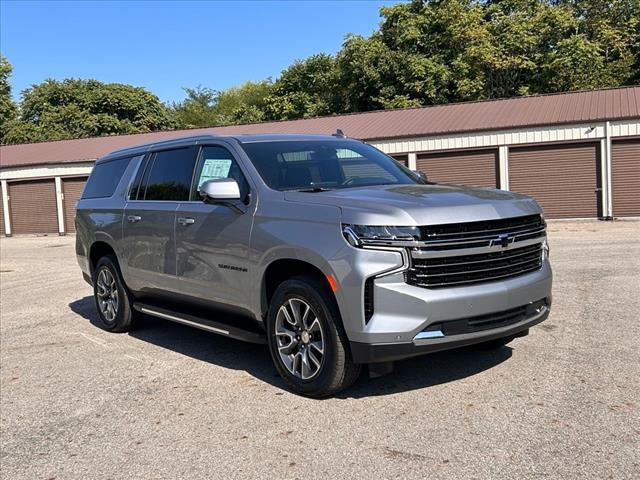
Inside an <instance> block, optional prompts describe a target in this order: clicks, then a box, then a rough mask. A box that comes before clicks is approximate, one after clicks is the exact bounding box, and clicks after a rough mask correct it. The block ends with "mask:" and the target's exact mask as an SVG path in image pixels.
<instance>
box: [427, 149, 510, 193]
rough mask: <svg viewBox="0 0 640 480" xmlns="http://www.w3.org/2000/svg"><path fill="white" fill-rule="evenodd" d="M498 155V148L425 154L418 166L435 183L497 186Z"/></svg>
mask: <svg viewBox="0 0 640 480" xmlns="http://www.w3.org/2000/svg"><path fill="white" fill-rule="evenodd" d="M497 158H498V151H497V150H495V149H490V150H463V151H460V152H441V153H422V154H420V155H418V158H417V159H416V167H417V168H418V170H422V171H423V172H424V173H426V174H427V177H428V178H429V180H431V181H433V182H438V183H453V184H458V185H473V186H477V187H495V186H497V181H496V171H497V169H496V163H497Z"/></svg>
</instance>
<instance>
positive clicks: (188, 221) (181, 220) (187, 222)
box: [178, 217, 196, 227]
mask: <svg viewBox="0 0 640 480" xmlns="http://www.w3.org/2000/svg"><path fill="white" fill-rule="evenodd" d="M195 222H196V220H195V219H194V218H191V217H178V223H179V224H180V225H182V226H183V227H186V226H187V225H193V224H194V223H195Z"/></svg>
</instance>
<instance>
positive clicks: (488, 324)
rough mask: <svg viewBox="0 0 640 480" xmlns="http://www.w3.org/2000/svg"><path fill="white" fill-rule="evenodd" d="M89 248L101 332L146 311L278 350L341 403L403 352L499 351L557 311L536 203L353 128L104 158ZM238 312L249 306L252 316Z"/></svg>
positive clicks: (203, 141)
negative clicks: (473, 184)
mask: <svg viewBox="0 0 640 480" xmlns="http://www.w3.org/2000/svg"><path fill="white" fill-rule="evenodd" d="M76 228H77V240H76V252H77V257H78V262H79V264H80V267H81V269H82V272H83V275H84V278H85V279H86V280H87V281H88V282H89V283H90V284H91V285H93V288H94V296H95V302H96V307H97V312H98V317H99V321H100V323H101V325H102V326H103V327H104V328H105V329H107V330H110V331H113V332H124V331H128V330H130V329H131V328H133V327H134V325H135V323H136V320H137V319H138V318H139V317H140V316H141V315H143V314H146V315H151V316H154V317H160V318H163V319H166V320H171V321H174V322H179V323H183V324H187V325H191V326H193V327H196V328H200V329H203V330H207V331H209V332H214V333H217V334H220V335H225V336H228V337H232V338H236V339H240V340H245V341H250V342H256V343H267V344H268V346H269V350H270V352H271V356H272V358H273V362H274V363H275V366H276V368H277V370H278V372H279V373H280V375H281V376H282V378H283V380H284V381H285V382H286V384H287V385H288V386H289V387H290V388H291V389H292V390H294V391H296V392H298V393H301V394H304V395H308V396H315V397H319V396H325V395H330V394H332V393H335V392H337V391H339V390H341V389H344V388H346V387H347V386H349V385H350V384H351V383H353V382H354V381H355V380H356V378H357V377H358V374H359V373H360V370H361V367H362V366H363V365H365V364H369V370H370V372H371V373H372V374H382V373H385V372H387V371H389V370H390V366H391V365H392V362H393V361H395V360H399V359H403V358H407V357H411V356H415V355H421V354H424V353H429V352H435V351H440V350H446V349H451V348H456V347H462V346H467V345H478V346H480V347H481V348H497V347H500V346H502V345H505V344H506V343H508V342H509V341H511V340H512V339H513V338H515V337H520V336H524V335H526V334H527V333H528V331H529V330H528V329H529V327H531V326H532V325H535V324H537V323H539V322H541V321H543V320H544V319H545V318H546V317H547V316H548V314H549V309H550V306H551V267H550V264H549V259H548V255H549V250H548V246H547V240H546V232H545V221H544V218H543V215H542V211H541V209H540V207H539V206H538V204H537V203H536V202H535V201H534V200H532V199H531V198H528V197H525V196H522V195H518V194H515V193H510V192H505V191H501V190H494V189H488V188H466V187H455V186H450V185H436V184H433V183H431V182H429V181H427V180H426V177H425V176H424V175H423V174H420V173H415V172H412V171H411V170H409V169H407V168H405V167H404V166H402V165H400V164H399V163H397V162H396V161H395V160H393V159H391V158H390V157H388V156H386V155H385V154H383V153H382V152H380V151H379V150H377V149H375V148H374V147H372V146H370V145H368V144H366V143H363V142H360V141H357V140H352V139H348V138H345V137H344V136H342V135H339V134H336V135H334V136H310V135H238V136H229V137H227V136H224V137H222V136H211V135H206V136H196V137H189V138H181V139H177V140H171V141H165V142H160V143H153V144H148V145H142V146H139V147H134V148H129V149H126V150H120V151H117V152H113V153H111V154H109V155H106V156H105V157H103V158H100V159H99V160H98V161H97V162H96V165H95V168H94V169H93V172H92V174H91V177H90V178H89V180H88V182H87V185H86V187H85V190H84V194H83V196H82V199H81V200H80V202H79V203H78V210H77V217H76ZM238 314H240V315H238Z"/></svg>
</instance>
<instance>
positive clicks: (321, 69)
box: [267, 54, 342, 119]
mask: <svg viewBox="0 0 640 480" xmlns="http://www.w3.org/2000/svg"><path fill="white" fill-rule="evenodd" d="M338 82H339V79H338V68H337V64H336V60H335V58H334V57H332V56H331V55H326V54H318V55H312V56H311V57H309V58H307V59H305V60H296V61H295V62H294V63H293V65H291V66H290V67H289V68H287V69H286V70H284V71H283V72H282V74H281V75H280V78H278V80H276V82H275V84H274V86H273V91H272V94H271V95H270V96H269V98H268V99H267V115H268V116H269V118H272V119H291V118H304V117H314V116H318V115H328V114H330V113H334V112H338V111H340V110H341V109H342V105H341V95H340V89H339V83H338Z"/></svg>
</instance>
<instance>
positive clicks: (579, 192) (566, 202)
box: [509, 143, 599, 218]
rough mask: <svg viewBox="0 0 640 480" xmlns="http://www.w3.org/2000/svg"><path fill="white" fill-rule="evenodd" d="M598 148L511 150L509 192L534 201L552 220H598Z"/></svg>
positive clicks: (583, 145) (569, 146)
mask: <svg viewBox="0 0 640 480" xmlns="http://www.w3.org/2000/svg"><path fill="white" fill-rule="evenodd" d="M598 151H599V148H598V144H594V143H580V144H564V145H549V146H542V145H540V146H538V145H536V146H531V147H521V148H511V149H509V190H511V191H514V192H519V193H524V194H527V195H531V196H532V197H534V198H535V199H536V200H537V201H538V202H539V203H540V205H541V206H542V208H543V209H544V211H545V215H546V216H547V217H549V218H580V217H597V216H598V193H597V192H596V189H597V188H598V172H597V170H598V166H597V165H598Z"/></svg>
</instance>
